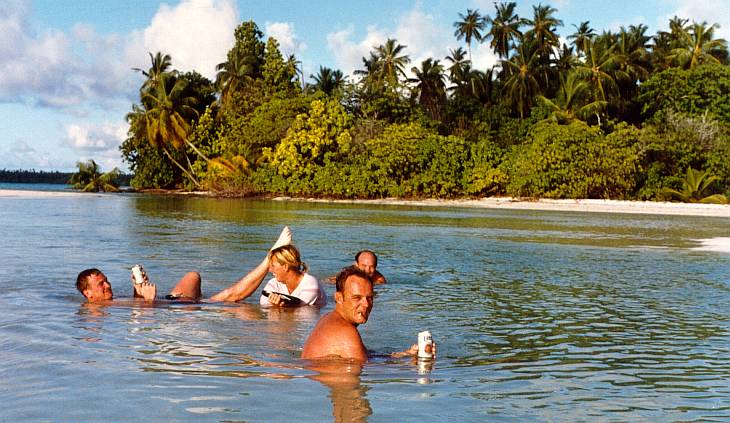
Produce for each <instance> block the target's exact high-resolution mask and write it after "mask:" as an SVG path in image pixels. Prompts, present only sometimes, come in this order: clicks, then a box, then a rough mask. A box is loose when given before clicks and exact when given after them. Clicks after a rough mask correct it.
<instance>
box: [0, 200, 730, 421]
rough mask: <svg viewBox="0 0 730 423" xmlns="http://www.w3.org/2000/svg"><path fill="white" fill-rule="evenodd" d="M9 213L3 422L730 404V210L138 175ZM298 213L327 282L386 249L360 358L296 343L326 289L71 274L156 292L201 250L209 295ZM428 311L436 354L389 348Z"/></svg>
mask: <svg viewBox="0 0 730 423" xmlns="http://www.w3.org/2000/svg"><path fill="white" fill-rule="evenodd" d="M0 224H1V225H2V228H3V232H2V237H1V238H0V260H2V264H1V265H0V287H2V289H3V295H2V296H0V310H2V314H1V315H0V352H1V354H0V356H1V357H2V359H1V360H2V361H1V363H2V365H0V399H2V404H3V407H2V408H0V421H7V422H16V421H54V422H55V421H58V422H84V421H109V422H124V421H129V422H132V421H134V422H136V421H182V422H185V421H190V422H197V421H246V422H269V421H331V420H333V417H332V416H333V414H334V415H335V416H337V417H338V418H339V419H340V420H341V421H371V422H392V421H399V422H400V421H414V422H418V421H505V422H522V421H538V422H553V421H590V422H594V421H597V422H613V421H630V422H643V421H647V422H666V421H727V419H728V417H729V416H730V335H729V334H728V330H729V328H730V322H729V319H730V317H728V316H730V290H729V284H730V248H728V246H730V221H728V219H722V218H693V217H663V216H647V215H609V214H587V213H582V214H580V213H556V212H528V211H506V210H477V209H459V208H423V207H403V206H399V207H389V206H367V207H365V206H355V205H328V204H309V203H298V202H276V201H242V200H226V199H206V198H179V197H166V196H144V195H134V194H128V195H85V196H76V197H55V198H50V197H48V198H43V197H41V198H0ZM284 225H289V226H291V228H292V229H293V231H294V235H295V240H296V244H297V245H298V247H299V248H300V249H301V251H302V254H303V258H304V259H305V261H307V262H308V264H309V265H310V267H311V272H312V273H313V274H314V275H315V276H317V277H319V278H320V280H324V279H325V278H326V277H327V276H329V275H332V274H334V273H335V272H336V271H337V270H338V269H339V268H341V267H343V266H345V265H347V264H349V263H350V262H351V260H352V255H353V254H354V253H355V252H356V251H357V250H359V249H361V248H371V249H373V250H375V251H377V252H378V253H379V255H380V266H379V269H380V270H381V271H382V273H383V274H385V275H386V277H387V278H388V279H389V284H387V285H385V286H381V287H378V288H377V292H378V295H377V298H376V302H375V308H374V310H373V313H372V314H371V318H370V321H369V322H368V323H367V324H366V325H363V326H362V327H361V333H362V337H363V340H364V342H365V344H366V345H367V346H368V348H369V349H370V350H372V351H373V353H374V354H375V358H374V359H373V360H372V361H371V362H370V363H368V364H366V365H365V366H364V368H363V369H362V373H361V374H360V375H359V376H350V377H345V376H342V377H322V375H320V373H319V372H318V371H317V369H313V368H311V366H309V363H306V362H304V361H302V360H300V358H299V355H300V351H301V347H302V344H303V343H304V340H305V339H306V337H307V334H308V333H309V332H310V330H311V328H312V327H313V326H314V324H315V322H316V321H317V319H318V318H319V316H320V315H321V314H323V313H326V312H328V311H330V310H331V309H332V307H333V306H332V301H330V304H329V305H328V306H327V307H326V308H325V309H324V310H322V311H321V312H318V311H315V310H311V309H299V310H297V311H269V310H266V309H262V308H261V307H259V306H258V304H257V303H258V295H255V296H254V298H251V299H249V300H247V301H246V302H245V303H244V304H240V305H212V304H211V305H205V304H204V305H200V306H182V305H160V306H156V307H143V306H141V305H120V306H111V307H91V306H88V305H86V304H85V303H84V301H83V300H82V297H81V296H80V294H78V293H77V292H76V291H75V288H74V285H73V284H74V279H75V276H76V274H77V273H78V272H79V271H80V270H82V269H84V268H87V267H98V268H100V269H102V270H103V271H104V272H105V273H106V274H107V275H108V276H109V279H110V281H111V282H112V284H113V286H114V292H115V297H117V298H124V297H129V296H130V295H131V287H130V285H129V284H130V282H129V267H130V266H131V265H133V264H135V263H142V264H144V266H145V268H146V270H147V272H148V273H149V275H150V277H151V279H153V281H155V282H156V283H157V284H158V286H159V291H160V292H161V293H162V294H163V295H164V293H166V292H167V290H169V289H170V288H171V287H172V285H173V283H174V282H175V281H176V280H177V279H178V278H179V277H180V276H182V274H184V273H185V272H186V271H188V270H193V269H195V270H199V271H200V272H201V274H202V275H203V284H204V285H203V291H204V293H205V294H206V295H210V294H212V293H214V292H216V291H217V290H219V289H221V288H224V287H226V286H228V285H229V284H230V283H232V282H233V281H235V280H236V279H237V278H239V277H240V276H242V275H243V274H244V273H245V272H246V271H247V270H249V269H251V268H252V267H253V266H254V265H255V264H257V263H258V262H259V261H260V260H261V258H262V257H263V255H264V254H265V251H266V249H267V248H268V247H269V246H270V244H271V242H272V241H273V240H274V239H275V238H276V236H277V235H278V232H279V231H280V229H281V227H282V226H284ZM326 289H327V292H328V294H329V295H330V297H331V295H332V293H333V291H334V288H333V286H332V285H327V286H326ZM424 329H429V330H431V332H432V333H433V336H434V339H435V340H436V341H437V342H438V350H439V356H438V359H437V360H436V362H435V364H434V365H433V368H432V369H428V368H425V367H423V366H419V365H418V364H416V363H412V362H410V361H409V360H406V359H390V358H386V354H387V353H389V352H392V351H396V350H402V349H404V348H406V347H408V346H409V345H410V344H412V343H414V342H415V341H416V334H417V333H418V332H419V331H420V330H424ZM345 370H346V369H343V372H344V371H345ZM429 370H430V371H429Z"/></svg>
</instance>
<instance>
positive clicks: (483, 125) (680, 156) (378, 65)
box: [121, 2, 730, 201]
mask: <svg viewBox="0 0 730 423" xmlns="http://www.w3.org/2000/svg"><path fill="white" fill-rule="evenodd" d="M515 8H516V4H515V3H513V2H502V3H496V4H495V9H494V11H493V14H492V15H489V14H482V13H481V12H480V11H479V10H477V9H468V10H467V11H466V13H455V17H456V18H457V19H456V21H455V22H454V30H455V32H454V37H455V39H456V40H457V41H460V42H463V43H464V46H465V48H462V47H458V48H456V49H453V50H451V51H450V53H449V55H448V56H447V57H444V58H427V59H426V60H424V61H422V62H421V63H411V59H410V57H409V55H408V49H407V46H404V45H402V44H400V43H399V42H398V41H397V40H396V39H393V38H389V39H387V40H386V41H385V43H383V44H382V45H380V46H376V47H375V48H373V50H372V51H371V52H370V53H369V55H368V56H367V57H363V59H362V67H361V69H359V70H357V71H355V73H354V75H352V76H351V77H347V76H345V75H343V73H342V72H341V71H339V70H336V69H330V68H327V67H322V66H320V68H319V70H318V72H317V74H316V75H310V78H311V80H312V81H313V83H312V84H305V83H304V76H303V75H302V73H301V71H300V69H299V62H298V61H297V59H296V58H295V57H294V56H289V57H284V56H283V55H282V54H281V52H280V50H279V44H278V42H277V41H276V40H275V39H274V38H269V39H266V40H264V39H263V33H262V32H261V31H260V30H259V28H258V26H257V25H256V23H254V22H253V21H248V22H243V23H241V25H239V26H238V28H236V30H235V33H234V36H235V43H234V45H233V46H232V47H231V50H230V51H229V52H228V55H227V58H226V61H225V62H223V63H221V64H219V65H218V67H217V69H218V74H217V77H216V81H209V80H207V79H206V78H203V77H202V76H200V75H199V74H197V73H195V72H193V73H187V74H182V73H180V72H177V71H175V70H174V69H172V58H171V57H170V56H168V55H165V54H163V53H161V52H160V53H156V54H154V55H153V54H150V59H151V66H150V68H149V69H148V70H139V69H138V71H140V72H142V74H143V75H144V76H145V77H146V80H145V82H144V83H143V85H142V86H141V87H140V93H139V94H140V95H139V103H138V104H135V105H134V106H133V108H132V110H131V112H130V113H129V114H128V116H127V118H128V120H129V122H130V131H129V136H128V139H127V140H126V141H125V142H124V144H123V145H122V147H121V149H122V153H123V156H124V159H125V160H126V161H127V162H128V163H129V165H130V168H131V170H132V171H133V173H134V178H133V179H132V181H131V183H132V186H133V187H135V188H148V187H154V188H187V189H208V190H214V191H219V192H225V193H227V194H233V195H255V194H275V193H278V194H287V195H295V196H332V197H346V198H378V197H440V198H444V197H460V196H481V195H511V196H519V197H548V198H613V199H642V200H645V199H656V200H661V199H667V198H672V199H677V200H680V201H709V200H707V198H709V199H715V200H718V199H724V198H726V196H727V195H728V194H730V130H729V129H730V65H729V62H728V47H727V42H726V41H725V40H722V39H717V38H715V36H714V31H715V29H716V25H712V24H707V23H705V22H688V21H687V20H685V19H681V18H678V17H675V18H673V19H671V20H670V22H669V28H670V29H669V31H660V32H658V33H657V34H654V35H648V34H647V27H646V26H644V25H638V26H635V25H630V26H628V27H622V28H621V29H620V30H618V31H615V32H614V31H597V30H596V29H593V28H591V27H590V23H589V22H588V21H586V22H580V23H579V24H577V25H573V26H574V27H575V29H576V32H575V33H573V34H571V35H570V36H568V40H570V45H566V44H562V45H560V44H559V37H558V35H557V32H556V31H557V29H558V28H559V27H561V26H563V25H564V24H563V21H562V20H560V19H559V17H558V10H557V9H555V8H553V7H551V6H548V5H538V6H534V7H533V15H532V16H528V17H520V16H518V15H517V14H516V13H515ZM476 43H484V44H487V45H489V46H490V47H491V48H492V49H493V51H494V52H495V54H496V55H497V56H498V57H499V58H500V62H499V64H498V65H497V66H495V67H494V68H491V69H476V68H475V67H474V66H473V65H472V62H471V51H472V47H473V46H474V45H475V44H476Z"/></svg>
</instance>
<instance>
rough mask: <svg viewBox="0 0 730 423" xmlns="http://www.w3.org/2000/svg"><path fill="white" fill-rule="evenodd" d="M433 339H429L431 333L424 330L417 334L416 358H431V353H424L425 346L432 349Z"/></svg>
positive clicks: (430, 351)
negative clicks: (429, 346)
mask: <svg viewBox="0 0 730 423" xmlns="http://www.w3.org/2000/svg"><path fill="white" fill-rule="evenodd" d="M432 344H433V339H432V338H431V332H430V331H427V330H424V331H423V332H419V333H418V358H433V351H432V350H429V351H426V345H431V348H433V345H432Z"/></svg>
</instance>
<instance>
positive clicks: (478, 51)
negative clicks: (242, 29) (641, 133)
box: [0, 0, 730, 171]
mask: <svg viewBox="0 0 730 423" xmlns="http://www.w3.org/2000/svg"><path fill="white" fill-rule="evenodd" d="M539 3H540V2H538V1H517V4H518V9H517V10H518V13H519V14H520V16H523V17H531V16H532V6H533V5H535V4H539ZM542 3H543V4H550V5H551V6H553V7H554V8H556V9H557V10H558V12H557V14H556V16H557V17H558V18H560V19H562V20H563V22H564V26H563V27H562V28H560V30H559V32H560V33H561V34H562V35H564V36H566V35H568V34H570V33H572V32H574V29H575V28H574V27H573V25H578V24H579V23H580V22H582V21H590V22H591V26H592V27H593V28H596V29H597V30H598V31H601V30H604V29H617V28H619V27H620V26H622V25H623V26H628V25H631V24H639V23H643V24H645V25H647V26H649V33H650V34H654V33H655V32H656V31H658V30H665V29H667V21H668V19H669V18H670V17H672V16H674V15H678V16H680V17H685V18H688V19H692V20H697V21H708V22H709V23H718V24H720V25H721V28H720V29H719V30H718V31H717V33H716V36H718V37H722V38H725V39H730V0H706V1H701V2H700V1H689V0H638V1H636V0H632V1H628V0H614V1H612V2H608V1H599V0H596V1H593V0H583V1H578V0H553V1H551V2H548V1H543V2H542ZM467 8H472V9H479V11H480V12H481V13H482V14H493V11H494V5H493V1H492V0H450V1H446V0H420V1H416V0H391V1H384V0H369V1H366V0H351V1H348V2H342V1H326V0H308V1H277V0H266V1H262V0H256V1H252V0H170V1H167V2H158V1H150V0H66V1H58V0H3V1H2V3H1V4H0V116H2V118H0V169H36V170H61V171H71V170H73V169H74V168H75V163H76V162H77V161H79V160H86V159H90V158H93V159H95V160H96V161H97V162H98V163H100V164H101V166H102V169H104V170H109V169H111V168H112V167H114V166H118V167H120V168H122V169H125V170H126V166H125V165H124V164H123V163H122V161H121V155H120V153H119V150H118V146H119V145H120V143H121V142H122V141H123V140H124V139H125V138H126V133H127V129H128V128H127V124H126V122H125V119H124V117H125V115H126V113H127V112H129V111H130V110H131V105H132V104H133V103H134V102H135V101H137V95H138V94H137V93H138V89H139V86H140V85H141V83H142V77H141V75H139V73H136V72H134V71H132V68H135V67H137V68H144V69H147V68H148V67H149V56H148V52H157V51H162V52H165V53H168V54H170V55H171V56H172V61H173V67H174V68H176V69H179V70H182V71H188V70H197V71H198V72H200V73H201V74H203V75H205V76H207V77H209V78H211V79H214V78H215V72H214V69H215V65H216V64H218V63H220V62H222V61H224V60H225V55H226V52H227V51H228V50H229V49H230V47H231V46H232V43H233V30H234V28H235V27H236V26H237V25H238V24H239V23H240V22H242V21H244V20H249V19H253V20H254V21H255V22H256V23H257V24H258V26H259V28H260V29H261V30H262V31H264V33H265V34H266V36H274V37H275V38H276V39H277V40H279V43H280V44H281V49H282V51H283V52H284V53H285V54H290V53H293V54H295V55H296V56H297V58H298V59H299V60H301V62H302V66H303V68H304V74H305V75H310V74H313V73H316V71H317V69H318V67H319V66H320V65H324V66H328V67H331V68H336V69H341V70H342V71H343V72H345V73H346V74H351V73H352V71H353V70H355V69H357V68H358V67H359V66H360V64H361V58H362V57H363V56H366V55H367V54H368V52H369V51H370V49H372V48H373V47H374V46H376V45H379V44H381V43H382V42H384V41H385V39H386V38H388V37H390V38H395V39H397V40H398V42H400V43H401V44H404V45H406V46H407V51H406V52H407V54H408V55H409V56H410V58H411V60H412V65H414V66H416V65H417V64H418V63H420V62H421V60H423V59H425V58H427V57H434V58H439V59H443V57H445V56H446V55H447V54H448V51H449V49H450V48H454V47H457V46H459V45H462V44H461V43H460V42H458V41H456V39H455V38H454V36H453V32H454V29H453V26H452V25H453V22H454V21H456V20H457V19H458V14H459V13H465V12H466V10H467ZM472 49H473V61H474V64H475V65H476V66H477V67H479V68H487V67H490V66H492V65H493V64H494V63H495V58H494V55H493V54H492V52H491V51H489V48H488V47H487V45H486V44H485V45H475V46H472Z"/></svg>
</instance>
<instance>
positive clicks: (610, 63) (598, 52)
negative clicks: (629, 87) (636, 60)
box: [576, 34, 621, 125]
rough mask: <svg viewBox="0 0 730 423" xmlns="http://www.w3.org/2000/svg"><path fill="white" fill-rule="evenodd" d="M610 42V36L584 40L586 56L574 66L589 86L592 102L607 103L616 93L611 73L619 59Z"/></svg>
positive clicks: (598, 116)
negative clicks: (610, 96)
mask: <svg viewBox="0 0 730 423" xmlns="http://www.w3.org/2000/svg"><path fill="white" fill-rule="evenodd" d="M611 40H612V36H611V35H610V34H604V35H603V36H601V37H598V38H595V39H586V40H584V42H583V51H585V52H586V56H585V58H584V61H583V62H581V63H579V64H578V66H576V70H577V71H578V73H579V75H580V76H581V77H582V78H583V79H584V80H586V81H588V83H589V85H590V86H591V91H592V94H593V96H592V98H593V100H594V101H607V99H608V97H609V95H612V94H614V93H616V89H617V85H616V80H615V79H614V77H613V75H612V73H613V71H614V70H615V68H616V66H617V63H618V61H619V60H620V59H621V58H620V57H619V56H618V55H616V53H615V52H614V50H615V48H616V44H613V43H612V42H611ZM596 117H597V118H598V123H599V125H600V123H601V118H600V115H599V114H598V113H596Z"/></svg>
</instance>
